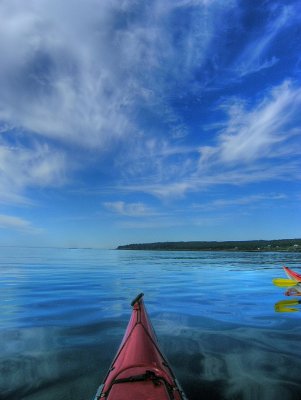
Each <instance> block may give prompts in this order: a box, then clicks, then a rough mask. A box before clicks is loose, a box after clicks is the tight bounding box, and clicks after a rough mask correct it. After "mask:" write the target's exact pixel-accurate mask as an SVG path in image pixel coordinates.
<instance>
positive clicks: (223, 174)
mask: <svg viewBox="0 0 301 400" xmlns="http://www.w3.org/2000/svg"><path fill="white" fill-rule="evenodd" d="M300 108H301V88H299V87H298V86H296V85H295V84H294V83H293V82H291V81H284V82H283V83H282V84H281V85H279V86H277V87H274V88H272V89H270V90H269V91H267V92H266V94H265V96H264V97H263V98H262V99H261V100H260V101H258V103H257V104H255V105H252V106H250V105H249V106H248V107H247V105H246V104H245V103H244V102H242V101H241V100H239V99H236V100H233V99H232V100H231V101H229V102H226V103H225V104H224V105H223V107H222V109H223V110H224V111H225V112H226V114H227V120H226V121H225V123H224V127H223V129H219V130H218V131H217V132H216V141H215V145H212V146H202V147H200V149H199V159H198V160H196V159H195V157H194V154H193V152H191V153H189V156H186V157H185V162H183V164H182V163H181V162H175V163H174V170H173V173H172V172H171V171H170V170H172V168H171V167H170V163H167V162H166V159H165V158H163V159H162V160H161V162H160V170H161V171H163V172H162V173H161V174H159V173H156V174H155V173H153V172H154V171H157V172H158V168H157V167H156V164H155V163H153V164H152V165H153V168H152V175H150V174H149V175H148V176H147V178H144V179H143V181H140V182H139V181H138V180H136V182H131V183H128V184H127V185H120V186H119V189H121V190H123V191H124V190H128V191H131V192H135V191H137V192H139V191H141V192H144V193H150V194H152V195H154V196H156V197H159V198H168V197H170V198H172V197H180V196H183V195H184V194H185V193H187V192H189V191H192V192H193V191H199V190H204V189H207V188H208V187H211V186H217V185H237V186H241V185H246V184H250V183H259V182H268V181H272V180H275V181H276V180H279V181H281V180H282V181H291V180H294V179H298V180H299V179H300V178H301V167H300V157H299V156H300V152H301V150H300V149H301V145H300V141H301V132H300V129H299V128H298V127H299V126H300V122H301V116H300V112H299V110H300ZM178 161H179V160H178ZM157 162H158V158H157ZM166 171H169V173H168V174H165V175H164V172H166Z"/></svg>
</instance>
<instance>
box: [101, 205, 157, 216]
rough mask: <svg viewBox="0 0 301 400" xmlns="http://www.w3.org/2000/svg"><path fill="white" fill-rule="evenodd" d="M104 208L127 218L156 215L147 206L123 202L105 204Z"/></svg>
mask: <svg viewBox="0 0 301 400" xmlns="http://www.w3.org/2000/svg"><path fill="white" fill-rule="evenodd" d="M103 205H104V207H105V208H106V209H107V210H109V211H111V212H113V213H115V214H117V215H122V216H127V217H149V216H153V215H156V212H155V211H154V210H153V209H152V208H150V207H148V206H147V205H145V204H143V203H141V202H139V203H126V202H124V201H113V202H105V203H104V204H103Z"/></svg>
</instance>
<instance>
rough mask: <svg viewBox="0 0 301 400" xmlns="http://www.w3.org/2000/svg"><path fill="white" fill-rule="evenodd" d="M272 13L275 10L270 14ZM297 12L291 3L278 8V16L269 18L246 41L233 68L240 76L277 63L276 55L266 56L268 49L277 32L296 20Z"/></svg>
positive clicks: (280, 31)
mask: <svg viewBox="0 0 301 400" xmlns="http://www.w3.org/2000/svg"><path fill="white" fill-rule="evenodd" d="M277 11H278V10H277ZM274 13H275V10H274V11H273V12H272V14H274ZM298 13H299V11H298V9H295V8H294V6H293V5H284V6H283V7H281V8H280V11H279V13H278V16H277V17H276V18H275V17H273V18H271V19H270V21H269V22H268V23H267V25H266V26H265V29H264V31H261V32H260V31H259V32H258V33H257V34H258V36H257V37H256V38H255V39H253V40H252V41H251V42H249V43H248V45H247V47H246V48H245V50H244V51H243V53H242V54H241V55H240V57H239V58H238V60H237V61H236V65H235V70H236V72H238V74H239V75H240V77H243V76H245V75H248V74H251V73H255V72H258V71H261V70H263V69H266V68H271V67H272V66H274V65H275V64H277V63H278V61H279V59H278V58H277V57H275V56H271V57H270V58H268V57H269V56H268V54H269V50H270V48H271V46H272V45H273V43H274V41H275V40H276V39H277V37H278V35H279V34H281V33H282V32H283V31H284V30H285V29H286V28H288V27H290V26H291V24H292V23H296V22H298Z"/></svg>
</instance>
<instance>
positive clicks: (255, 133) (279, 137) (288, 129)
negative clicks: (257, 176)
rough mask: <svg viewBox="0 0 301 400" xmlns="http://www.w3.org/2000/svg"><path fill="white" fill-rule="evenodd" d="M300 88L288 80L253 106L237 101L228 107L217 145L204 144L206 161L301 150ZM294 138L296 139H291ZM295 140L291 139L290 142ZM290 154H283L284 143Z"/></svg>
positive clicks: (244, 159) (244, 160)
mask: <svg viewBox="0 0 301 400" xmlns="http://www.w3.org/2000/svg"><path fill="white" fill-rule="evenodd" d="M300 107H301V88H299V87H297V86H294V85H293V83H292V82H290V81H285V82H283V83H282V84H281V85H279V86H277V87H275V88H273V89H272V90H271V91H270V93H268V94H267V95H266V96H265V97H264V99H263V100H262V101H261V102H260V103H259V104H257V105H256V106H255V107H253V108H252V109H250V110H247V109H245V108H244V107H243V106H241V102H240V101H238V102H236V103H235V102H234V104H230V105H229V106H228V108H227V110H228V116H229V120H228V121H227V125H226V127H225V129H224V130H222V131H221V132H220V134H219V137H218V142H217V145H216V146H215V147H213V146H212V147H204V148H201V162H203V164H204V165H205V164H207V165H208V164H209V165H210V164H211V163H213V164H215V163H222V164H224V165H229V164H235V163H239V164H242V165H243V164H249V163H250V162H253V161H256V160H263V159H267V158H277V157H278V156H279V155H281V156H288V155H291V156H293V155H296V154H298V153H299V150H298V148H299V146H297V147H296V140H297V141H299V140H300V132H299V131H298V130H297V131H296V129H295V128H296V126H298V123H299V122H300V113H299V110H300ZM292 139H293V140H292ZM290 140H292V142H290ZM288 142H290V146H286V147H285V148H286V152H287V154H283V146H284V145H285V144H287V143H288Z"/></svg>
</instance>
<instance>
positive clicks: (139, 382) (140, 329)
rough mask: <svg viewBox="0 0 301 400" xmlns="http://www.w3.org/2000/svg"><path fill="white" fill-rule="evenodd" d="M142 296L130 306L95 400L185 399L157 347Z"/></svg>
mask: <svg viewBox="0 0 301 400" xmlns="http://www.w3.org/2000/svg"><path fill="white" fill-rule="evenodd" d="M142 297H143V293H141V294H139V295H138V296H137V297H136V298H135V299H134V300H133V302H132V303H131V305H132V307H133V311H132V315H131V318H130V321H129V323H128V326H127V329H126V332H125V335H124V337H123V340H122V342H121V345H120V347H119V350H118V352H117V354H116V356H115V358H114V360H113V363H112V365H111V367H110V369H109V371H108V373H107V375H106V377H105V379H104V382H103V384H102V385H101V386H100V387H99V389H98V391H97V393H96V396H95V399H94V400H100V399H104V400H133V399H135V400H187V399H186V397H185V394H184V393H183V391H182V389H181V388H180V386H179V384H178V382H177V380H176V378H175V376H174V374H173V372H172V370H171V368H170V367H169V365H168V362H167V361H166V359H165V357H164V356H163V354H162V353H161V351H160V349H159V347H158V342H157V339H156V335H155V332H154V330H153V328H152V325H151V323H150V320H149V318H148V315H147V313H146V310H145V306H144V303H143V299H142Z"/></svg>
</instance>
